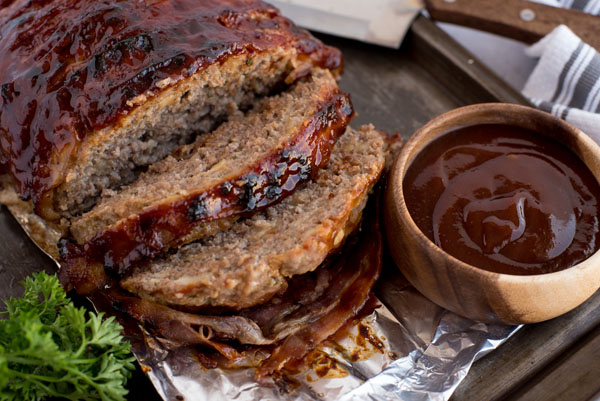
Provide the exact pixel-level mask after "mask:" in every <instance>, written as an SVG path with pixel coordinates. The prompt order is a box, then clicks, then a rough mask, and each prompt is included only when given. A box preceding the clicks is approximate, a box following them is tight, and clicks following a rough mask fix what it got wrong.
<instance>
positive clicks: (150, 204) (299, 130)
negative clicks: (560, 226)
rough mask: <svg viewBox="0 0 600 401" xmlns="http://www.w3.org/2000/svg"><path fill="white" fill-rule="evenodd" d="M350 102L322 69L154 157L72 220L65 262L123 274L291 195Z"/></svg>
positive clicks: (321, 157) (325, 150)
mask: <svg viewBox="0 0 600 401" xmlns="http://www.w3.org/2000/svg"><path fill="white" fill-rule="evenodd" d="M352 114H353V112H352V106H351V103H350V100H349V98H348V96H347V95H346V94H344V93H342V92H341V91H340V90H339V88H338V87H337V83H336V81H335V79H334V78H333V76H332V75H331V73H330V72H329V71H328V70H318V71H315V72H314V74H312V75H311V76H310V77H308V78H306V79H305V80H303V81H302V82H299V83H298V84H296V85H295V86H294V87H293V88H292V89H290V90H289V91H287V92H284V93H282V94H280V95H277V96H273V97H270V98H266V99H264V100H263V101H261V102H260V103H259V104H257V106H256V107H255V108H254V109H253V110H252V111H250V112H249V113H248V114H247V115H246V116H244V117H240V118H237V119H234V120H232V121H229V122H227V123H224V124H222V125H221V126H220V127H219V128H218V129H216V130H215V131H213V132H212V133H210V134H207V135H203V136H201V137H200V138H199V139H198V141H197V142H196V143H194V144H192V145H187V146H184V147H183V148H181V149H179V150H178V151H177V152H176V153H175V154H174V155H172V156H169V157H168V158H166V159H165V160H163V161H161V162H158V163H156V164H155V165H153V166H152V168H151V169H150V170H149V171H148V172H147V173H145V174H143V175H142V176H141V177H140V178H139V179H138V180H137V181H136V182H135V183H133V184H131V185H130V186H127V187H125V188H124V189H123V190H122V191H121V192H119V193H115V194H113V195H112V196H108V197H107V198H105V199H103V200H102V201H101V202H100V203H99V204H98V205H97V206H96V207H95V208H94V209H92V210H91V211H90V212H88V213H85V214H84V215H82V216H81V217H80V218H78V219H76V220H75V221H74V222H73V224H72V228H71V231H72V233H73V235H74V237H75V238H76V239H77V240H78V241H79V244H80V245H74V244H68V243H65V244H64V247H63V252H62V255H63V259H62V261H63V263H62V264H63V265H64V266H65V267H66V268H67V269H69V268H71V267H72V266H74V265H79V266H82V268H85V266H88V265H90V264H94V263H100V264H102V265H105V266H107V267H108V268H109V269H110V270H111V271H112V272H114V273H117V274H124V273H125V272H126V271H127V269H128V268H129V267H130V266H131V265H133V264H134V263H135V262H137V261H139V260H140V259H141V258H148V257H152V256H154V255H156V254H157V253H159V252H160V251H162V250H164V249H166V248H169V247H175V246H178V245H180V244H182V243H185V242H189V241H192V240H194V239H197V238H199V237H201V236H206V235H210V234H212V233H214V232H215V231H218V230H221V229H223V228H225V227H226V226H227V225H228V224H230V223H231V222H232V221H233V220H234V219H235V218H237V216H240V215H250V214H252V213H254V212H256V211H258V210H260V209H263V208H265V207H267V206H269V205H271V204H273V203H275V202H277V201H278V200H279V199H281V198H283V197H285V196H287V195H288V194H290V193H291V192H293V191H294V190H295V189H296V187H297V186H298V185H299V184H300V183H302V182H304V181H306V180H308V179H310V178H311V177H313V176H314V175H315V174H316V172H317V171H318V170H319V169H320V168H321V167H322V166H324V165H325V164H326V163H327V161H328V160H329V154H330V152H331V148H332V147H333V145H334V144H335V142H336V140H337V139H338V137H339V136H340V135H341V134H342V133H344V131H345V128H346V126H347V125H348V122H349V121H350V118H351V117H352Z"/></svg>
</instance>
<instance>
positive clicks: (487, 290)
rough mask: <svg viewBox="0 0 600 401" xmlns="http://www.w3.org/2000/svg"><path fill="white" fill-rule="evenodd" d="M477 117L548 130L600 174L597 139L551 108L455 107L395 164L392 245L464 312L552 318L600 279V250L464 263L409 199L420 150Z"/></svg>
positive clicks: (408, 268) (411, 273)
mask: <svg viewBox="0 0 600 401" xmlns="http://www.w3.org/2000/svg"><path fill="white" fill-rule="evenodd" d="M477 124H506V125H512V126H517V127H522V128H526V129H529V130H532V131H534V132H537V133H539V134H540V135H544V136H547V137H551V138H553V139H555V140H557V141H559V142H561V143H562V144H564V145H565V146H567V147H568V148H569V149H571V150H572V151H573V152H574V153H575V154H576V155H578V156H579V157H580V158H581V160H582V161H583V162H584V163H585V164H586V165H587V166H588V168H589V169H590V170H591V172H592V173H593V174H594V176H595V177H596V179H599V180H600V147H599V146H598V145H597V144H596V143H595V142H594V141H592V140H591V139H590V138H589V137H588V136H587V135H585V134H584V133H583V132H581V131H580V130H579V129H577V128H575V127H573V126H571V125H570V124H568V123H566V122H564V121H562V120H560V119H558V118H555V117H553V116H552V115H550V114H547V113H544V112H542V111H539V110H536V109H532V108H529V107H524V106H518V105H513V104H502V103H489V104H477V105H473V106H467V107H462V108H459V109H456V110H452V111H450V112H448V113H445V114H442V115H440V116H438V117H436V118H435V119H433V120H432V121H430V122H429V123H427V124H426V125H425V126H423V127H422V128H421V129H419V130H418V131H417V132H416V133H415V134H414V135H413V136H412V137H411V138H410V140H409V141H408V142H407V143H406V145H404V148H403V149H402V151H401V152H400V154H399V156H398V158H397V159H396V161H395V163H394V165H393V167H392V170H391V174H390V177H389V182H388V187H387V190H386V195H385V208H384V213H385V221H384V223H385V230H386V235H387V240H388V244H389V247H390V252H391V253H392V256H393V258H394V260H395V261H396V264H397V265H398V267H399V268H400V270H401V271H402V273H403V274H404V275H405V276H406V278H407V279H408V280H409V281H410V282H411V283H412V285H414V286H415V288H417V289H418V290H419V291H420V292H421V293H423V294H424V295H425V296H426V297H428V298H429V299H430V300H432V301H433V302H435V303H436V304H438V305H440V306H442V307H444V308H446V309H449V310H451V311H453V312H455V313H458V314H460V315H462V316H466V317H469V318H472V319H475V320H480V321H485V322H501V323H508V324H516V323H534V322H540V321H543V320H547V319H552V318H554V317H556V316H559V315H561V314H563V313H566V312H568V311H570V310H572V309H574V308H575V307H577V306H578V305H580V304H581V303H583V302H584V301H585V300H586V299H588V298H589V297H590V296H591V295H592V294H593V293H594V292H595V291H596V290H597V289H598V288H599V287H600V251H598V252H596V253H594V254H593V255H592V256H591V257H589V258H588V259H586V260H584V261H583V262H581V263H579V264H577V265H575V266H573V267H570V268H567V269H565V270H562V271H558V272H555V273H548V274H538V275H528V276H518V275H510V274H500V273H493V272H489V271H486V270H483V269H480V268H477V267H474V266H472V265H469V264H467V263H464V262H462V261H460V260H458V259H456V258H454V257H452V256H450V255H449V254H447V253H446V252H444V251H443V250H442V249H441V248H439V247H438V246H436V245H435V244H434V243H433V242H432V241H431V240H430V239H429V238H428V237H426V236H425V235H424V234H423V233H422V232H421V230H420V229H419V228H418V227H417V225H416V224H415V222H414V221H413V219H412V218H411V216H410V214H409V212H408V209H407V207H406V203H405V199H404V194H403V190H402V182H403V180H404V176H405V174H406V171H407V169H408V167H409V165H410V164H411V162H412V161H413V160H414V158H415V156H416V155H417V154H418V153H419V152H420V151H421V150H422V149H423V148H424V147H425V146H427V144H429V143H430V142H431V141H433V140H434V139H436V138H438V137H440V136H442V135H444V134H445V133H447V132H449V131H452V130H455V129H457V128H460V127H465V126H470V125H477Z"/></svg>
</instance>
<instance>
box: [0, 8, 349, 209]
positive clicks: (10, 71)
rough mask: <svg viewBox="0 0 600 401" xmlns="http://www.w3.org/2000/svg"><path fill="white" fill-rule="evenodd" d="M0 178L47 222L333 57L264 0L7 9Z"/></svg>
mask: <svg viewBox="0 0 600 401" xmlns="http://www.w3.org/2000/svg"><path fill="white" fill-rule="evenodd" d="M0 38H1V39H0V173H2V172H4V173H10V174H11V176H12V177H13V179H14V181H15V184H16V185H17V188H18V191H19V193H20V196H21V197H22V198H23V199H31V200H32V202H33V204H34V206H35V210H36V212H37V213H38V214H39V215H41V216H42V217H44V218H46V219H48V220H57V219H59V218H60V217H61V216H62V217H71V216H73V215H77V214H79V213H81V212H83V211H85V210H87V209H89V208H90V207H91V206H93V204H94V203H95V201H96V200H97V197H98V196H99V194H100V193H101V192H102V190H104V189H106V188H115V187H118V186H120V185H122V184H124V183H127V182H131V181H132V180H134V179H135V177H136V169H137V168H139V167H143V166H147V165H149V164H152V163H154V162H156V161H158V160H160V159H162V158H164V157H165V156H167V155H168V154H170V153H171V152H172V151H173V150H175V149H176V148H177V147H178V146H180V145H182V144H184V143H188V142H189V141H191V140H192V139H193V137H194V136H195V135H196V134H197V133H200V132H206V131H210V130H211V129H213V128H214V127H215V126H216V124H218V123H220V122H221V121H222V120H223V119H224V118H226V117H227V116H229V115H231V114H232V113H235V112H236V111H237V109H239V108H242V109H243V108H246V107H248V106H249V105H251V104H252V103H253V102H254V101H255V99H256V98H257V97H258V96H262V95H265V94H269V93H271V92H272V91H273V90H275V89H277V88H278V87H281V86H282V85H285V84H290V83H291V82H293V81H294V80H296V79H297V78H298V77H300V76H303V75H305V74H307V73H308V71H309V70H310V69H311V68H312V67H314V66H320V67H323V68H326V69H331V70H340V69H341V55H340V53H339V51H337V50H335V49H333V48H330V47H327V46H324V45H323V44H322V43H321V42H320V41H318V40H316V39H314V38H313V37H312V36H310V34H308V33H307V32H306V31H304V30H301V29H298V28H297V27H295V26H294V25H293V24H292V23H291V22H290V21H289V20H288V19H286V18H284V17H282V16H281V15H279V13H278V11H277V9H275V8H273V7H272V6H270V5H267V4H266V3H263V2H261V1H259V0H218V1H210V0H172V1H166V0H162V1H161V0H149V1H118V0H115V1H96V0H83V1H77V0H48V1H28V0H15V1H13V2H9V3H7V5H6V6H5V7H0Z"/></svg>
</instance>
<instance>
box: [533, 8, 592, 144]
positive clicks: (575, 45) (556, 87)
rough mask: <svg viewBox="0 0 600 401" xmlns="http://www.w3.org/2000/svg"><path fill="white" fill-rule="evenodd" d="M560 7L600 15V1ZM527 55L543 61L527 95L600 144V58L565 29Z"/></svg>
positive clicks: (534, 46)
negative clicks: (599, 13)
mask: <svg viewBox="0 0 600 401" xmlns="http://www.w3.org/2000/svg"><path fill="white" fill-rule="evenodd" d="M557 3H560V4H559V5H560V6H564V7H572V8H579V9H583V10H585V11H590V12H592V13H598V12H600V0H592V1H585V0H584V1H578V0H557ZM599 21H600V19H599ZM599 32H600V22H599ZM599 34H600V33H599ZM526 53H527V54H528V55H530V56H532V57H539V58H540V60H539V62H538V64H537V66H536V67H535V69H534V70H533V72H532V73H531V76H530V77H529V79H528V80H527V83H526V84H525V88H524V89H523V94H524V95H525V96H527V97H528V98H529V99H530V100H531V101H532V102H533V104H535V105H536V106H537V107H539V108H540V109H542V110H545V111H547V112H550V113H552V114H554V115H556V116H558V117H560V118H563V119H565V120H566V121H568V122H570V123H571V124H573V125H575V126H577V127H579V128H580V129H581V130H582V131H584V132H585V133H587V134H588V135H589V136H591V137H592V138H593V139H594V140H595V141H596V142H598V143H600V54H599V53H598V52H597V51H596V50H595V49H594V48H592V47H591V46H588V45H587V44H585V43H584V42H582V41H581V39H580V38H579V37H578V36H577V35H575V34H574V33H573V32H572V31H571V30H570V29H569V28H567V27H566V26H564V25H561V26H558V27H557V28H555V29H554V30H553V31H552V32H551V33H550V34H548V35H547V36H546V37H544V38H543V39H542V40H540V41H539V42H537V43H535V44H534V45H532V46H530V47H529V48H528V49H527V50H526Z"/></svg>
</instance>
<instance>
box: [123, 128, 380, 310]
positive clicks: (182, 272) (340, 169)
mask: <svg viewBox="0 0 600 401" xmlns="http://www.w3.org/2000/svg"><path fill="white" fill-rule="evenodd" d="M385 152H386V145H385V141H384V139H383V136H382V134H380V133H379V132H377V131H375V130H374V129H373V127H372V126H365V127H361V129H359V130H358V131H355V130H352V129H348V131H347V132H346V134H345V135H344V136H342V137H341V138H340V140H339V141H338V143H337V144H336V146H335V147H334V150H333V152H332V155H331V159H330V161H329V163H328V164H327V166H326V167H324V168H323V169H322V170H320V172H319V174H318V176H317V178H316V179H315V180H313V181H310V182H308V183H307V184H306V185H305V186H303V187H301V188H299V189H298V190H297V191H296V192H294V193H293V194H292V195H290V196H289V197H287V198H286V199H284V200H283V201H282V202H281V203H279V204H277V205H275V206H272V207H270V208H268V209H266V210H265V211H263V212H260V213H257V214H255V215H254V216H252V217H251V218H248V219H246V220H244V221H239V222H237V223H236V224H234V225H233V226H232V227H231V228H230V229H228V230H225V231H222V232H219V233H217V234H216V235H214V236H212V237H209V238H206V239H203V240H200V241H198V242H195V243H192V244H189V245H186V246H184V247H182V248H180V249H179V250H178V251H177V252H176V253H174V254H170V255H168V256H166V257H164V258H160V259H157V260H154V261H152V262H151V263H149V264H147V265H144V266H140V267H139V268H136V269H135V270H134V272H133V274H131V275H130V276H129V277H127V278H125V279H124V280H122V281H121V286H122V287H123V288H125V289H127V290H128V291H130V292H132V293H134V294H137V295H138V296H140V297H142V298H149V299H152V300H153V301H156V302H158V303H162V304H167V305H177V306H180V307H182V306H183V307H186V308H187V309H190V308H191V309H193V308H200V307H206V306H220V307H229V308H234V309H240V308H246V307H249V306H252V305H256V304H259V303H262V302H264V301H265V300H267V299H269V298H270V297H272V296H273V295H274V294H276V293H280V292H282V291H284V290H285V288H286V285H287V284H286V283H287V279H289V278H290V277H292V276H294V275H298V274H302V273H305V272H308V271H312V270H314V269H316V268H317V267H318V266H319V265H320V264H321V263H322V262H323V260H324V259H325V258H326V256H327V255H328V254H329V253H330V252H331V251H332V250H334V249H336V248H337V247H338V246H340V245H341V244H342V242H343V240H344V238H345V237H346V236H347V235H348V234H349V233H351V232H352V231H353V230H354V228H355V227H356V225H357V224H358V222H359V220H360V215H361V212H362V209H363V208H364V206H365V203H366V199H367V196H368V193H369V190H370V189H371V187H372V186H373V184H374V183H375V182H376V181H377V179H378V178H379V175H380V173H381V171H382V169H383V165H384V160H385Z"/></svg>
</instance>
